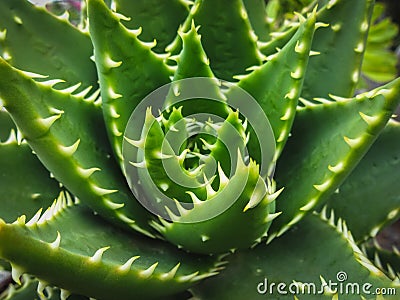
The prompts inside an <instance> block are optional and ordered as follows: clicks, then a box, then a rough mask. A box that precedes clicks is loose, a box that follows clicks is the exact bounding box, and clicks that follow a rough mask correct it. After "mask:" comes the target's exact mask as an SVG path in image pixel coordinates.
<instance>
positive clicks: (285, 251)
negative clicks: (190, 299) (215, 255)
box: [192, 214, 397, 300]
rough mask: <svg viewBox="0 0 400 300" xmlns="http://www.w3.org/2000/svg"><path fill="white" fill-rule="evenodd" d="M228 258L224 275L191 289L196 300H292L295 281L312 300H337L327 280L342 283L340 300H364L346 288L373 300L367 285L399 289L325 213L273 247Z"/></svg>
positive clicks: (372, 289)
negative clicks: (327, 287)
mask: <svg viewBox="0 0 400 300" xmlns="http://www.w3.org/2000/svg"><path fill="white" fill-rule="evenodd" d="M225 260H227V261H228V264H227V266H226V268H225V270H224V272H221V274H219V275H218V276H217V277H214V278H212V279H210V280H205V281H204V282H203V283H201V284H200V285H198V286H196V287H194V288H192V291H193V292H194V295H195V297H198V298H196V299H207V300H212V299H252V300H253V299H254V300H256V299H266V298H267V299H293V297H294V293H291V292H290V291H296V286H295V284H294V282H300V283H304V284H306V285H305V286H304V292H303V293H302V292H301V291H302V290H301V288H299V289H298V293H297V295H296V296H297V297H298V298H297V299H307V300H314V299H316V300H319V299H325V298H328V299H331V298H332V294H331V295H330V296H328V295H323V282H326V284H329V282H330V281H331V283H332V285H331V288H336V289H337V291H338V292H339V291H340V290H339V289H340V283H342V288H343V289H342V290H343V293H341V294H340V293H339V299H342V297H343V299H360V295H357V294H356V293H354V294H351V292H349V293H347V294H345V291H346V290H345V289H346V284H355V285H357V286H358V287H359V288H360V294H363V296H364V297H368V299H370V297H371V296H372V294H371V295H367V294H365V293H363V292H362V287H363V285H365V284H366V285H369V287H370V290H369V291H370V292H371V293H374V292H375V288H382V287H386V288H390V287H395V285H394V284H395V283H393V282H392V281H391V280H390V279H389V278H387V277H386V276H385V275H384V273H383V272H381V271H380V270H379V269H378V268H376V267H375V266H373V265H372V263H371V262H370V261H368V259H367V258H366V257H365V256H364V255H363V254H362V252H361V250H360V249H359V248H358V247H357V246H356V244H355V243H354V241H353V239H352V237H351V234H350V233H349V232H348V229H347V227H346V226H345V224H344V223H343V222H342V221H341V220H339V221H337V222H336V221H334V220H333V219H330V220H328V219H327V218H326V216H325V215H324V214H323V215H309V216H308V217H307V218H305V219H304V220H303V222H302V223H301V224H300V225H299V226H296V227H294V228H292V229H291V230H290V231H289V232H287V234H286V235H285V236H283V237H281V238H279V239H276V240H274V241H273V242H272V243H271V244H269V245H265V244H261V245H258V246H257V247H255V248H254V249H251V250H247V251H241V252H238V253H235V254H233V255H231V256H228V257H227V258H225ZM340 274H342V275H347V280H346V281H339V280H338V279H337V277H338V276H339V275H340ZM323 280H324V281H323ZM279 284H280V286H279V288H278V285H279ZM333 284H336V286H334V285H333ZM290 288H291V289H290ZM350 288H351V287H350ZM347 289H349V287H347ZM279 290H280V291H283V292H281V293H279ZM321 291H322V293H321ZM395 291H397V289H396V290H395ZM284 292H286V294H284ZM324 296H325V297H324ZM333 299H335V298H333ZM336 299H337V298H336ZM385 299H386V298H385ZM393 299H394V298H393Z"/></svg>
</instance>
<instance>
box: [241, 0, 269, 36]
mask: <svg viewBox="0 0 400 300" xmlns="http://www.w3.org/2000/svg"><path fill="white" fill-rule="evenodd" d="M243 4H244V6H245V7H246V11H247V14H248V17H249V20H250V23H251V26H252V28H253V30H254V32H255V34H256V35H257V36H258V39H259V40H260V41H267V40H269V38H270V36H269V33H270V30H269V26H268V23H267V18H266V16H265V10H266V7H265V1H264V0H243Z"/></svg>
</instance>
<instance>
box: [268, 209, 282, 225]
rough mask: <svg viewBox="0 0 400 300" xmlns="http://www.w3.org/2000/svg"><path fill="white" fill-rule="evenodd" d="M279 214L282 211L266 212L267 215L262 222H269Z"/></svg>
mask: <svg viewBox="0 0 400 300" xmlns="http://www.w3.org/2000/svg"><path fill="white" fill-rule="evenodd" d="M280 214H282V212H281V211H280V212H277V213H274V214H268V216H267V217H266V218H265V219H264V223H269V222H272V221H273V220H275V219H276V218H277V217H278V216H279V215H280Z"/></svg>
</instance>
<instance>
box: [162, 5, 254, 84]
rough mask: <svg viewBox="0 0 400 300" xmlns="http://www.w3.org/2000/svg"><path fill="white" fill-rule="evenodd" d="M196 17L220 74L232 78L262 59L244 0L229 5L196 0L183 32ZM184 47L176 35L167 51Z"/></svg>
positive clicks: (212, 62) (216, 74) (173, 51)
mask: <svg viewBox="0 0 400 300" xmlns="http://www.w3.org/2000/svg"><path fill="white" fill-rule="evenodd" d="M193 20H194V22H195V24H196V25H199V26H200V29H199V33H200V34H201V35H202V37H203V47H204V49H205V51H206V53H207V56H208V57H209V59H210V66H211V69H212V70H213V72H214V74H215V76H217V77H218V78H221V79H224V80H228V81H231V80H232V77H233V76H234V75H237V74H243V73H244V72H245V70H246V69H247V68H249V67H251V66H254V65H259V64H260V63H261V60H262V55H261V53H260V52H259V51H258V48H257V43H256V41H257V36H256V35H255V33H254V31H253V29H252V28H251V25H250V21H249V19H248V16H247V12H246V9H245V7H244V5H243V2H242V0H233V1H230V2H229V5H227V2H226V1H225V0H216V1H204V0H196V1H195V3H194V4H193V7H192V9H191V10H190V13H189V15H188V17H187V19H186V20H185V23H184V24H183V25H182V30H183V31H184V32H187V31H188V30H189V28H190V26H191V24H192V21H193ZM220 32H224V33H225V34H223V35H221V34H220ZM181 47H182V46H181V41H180V39H179V37H177V38H176V39H175V40H174V42H173V43H172V44H171V45H170V46H168V47H167V51H170V52H171V53H172V54H177V53H179V52H180V50H181Z"/></svg>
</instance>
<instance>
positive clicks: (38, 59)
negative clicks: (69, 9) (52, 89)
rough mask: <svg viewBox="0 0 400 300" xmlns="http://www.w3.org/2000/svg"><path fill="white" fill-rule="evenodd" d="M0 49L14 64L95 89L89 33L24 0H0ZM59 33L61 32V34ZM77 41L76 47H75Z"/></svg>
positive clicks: (82, 87)
mask: <svg viewBox="0 0 400 300" xmlns="http://www.w3.org/2000/svg"><path fill="white" fill-rule="evenodd" d="M0 32H1V34H0V49H1V50H0V51H1V52H2V53H1V55H2V57H3V58H4V59H5V60H7V61H8V62H9V63H10V64H12V65H13V66H14V67H16V68H19V69H21V70H24V71H29V72H34V73H37V74H41V75H44V76H49V77H50V78H52V79H54V78H57V79H58V78H60V79H63V80H65V81H66V82H68V83H66V84H63V83H61V84H59V86H60V87H66V86H67V85H69V86H71V85H74V84H77V83H81V84H82V85H81V89H82V90H83V89H85V88H87V87H89V86H92V87H93V90H96V88H97V86H98V84H97V74H96V67H95V65H94V63H93V61H91V60H90V57H91V56H92V55H93V47H92V43H91V41H90V37H89V35H88V34H87V33H84V32H82V31H80V30H79V29H77V28H76V27H74V26H72V25H71V24H70V23H69V22H68V20H62V19H60V18H57V17H56V16H54V15H52V14H50V13H49V12H47V11H46V9H45V8H44V7H37V6H34V5H33V4H32V3H30V2H29V1H26V0H2V1H0ZM61 33H62V34H61ZM77 45H79V47H77Z"/></svg>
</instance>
